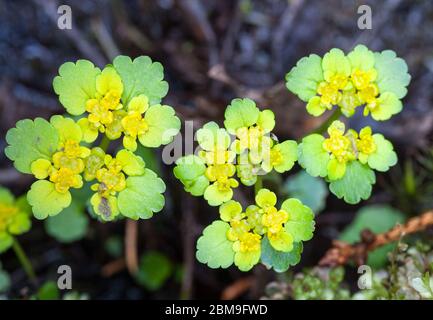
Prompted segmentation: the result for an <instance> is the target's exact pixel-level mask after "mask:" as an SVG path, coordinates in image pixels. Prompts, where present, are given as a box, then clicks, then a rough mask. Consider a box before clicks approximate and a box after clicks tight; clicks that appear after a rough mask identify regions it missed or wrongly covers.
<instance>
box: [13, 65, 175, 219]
mask: <svg viewBox="0 0 433 320" xmlns="http://www.w3.org/2000/svg"><path fill="white" fill-rule="evenodd" d="M53 87H54V91H55V92H56V93H57V94H58V96H59V100H60V102H61V104H62V105H63V106H64V107H65V109H66V111H67V112H68V113H69V114H71V115H73V116H74V117H67V116H60V115H56V116H53V117H51V119H50V121H47V120H45V119H42V118H36V119H35V120H29V119H26V120H21V121H19V122H18V123H17V125H16V128H13V129H11V130H9V132H8V134H7V137H6V140H7V142H8V144H9V146H8V147H7V148H6V150H5V153H6V155H7V156H8V157H9V159H11V160H13V161H14V165H15V167H16V168H17V170H19V171H20V172H23V173H29V174H33V175H34V176H35V178H36V179H37V181H36V182H35V183H33V185H32V186H31V189H30V191H29V192H28V194H27V199H28V202H29V204H30V205H31V207H32V211H33V214H34V216H35V217H36V218H38V219H44V218H46V217H48V216H54V215H57V214H59V213H60V212H61V211H62V210H63V209H64V208H67V207H68V206H69V205H70V204H71V201H72V197H73V194H72V193H71V191H72V190H74V189H80V188H83V187H89V186H88V185H87V184H86V183H85V182H88V183H89V185H90V188H91V190H92V191H93V192H94V193H93V196H91V199H90V203H91V204H92V208H93V211H94V213H95V214H97V215H98V217H100V218H101V219H103V220H107V221H109V220H113V219H115V218H116V217H117V216H119V214H121V215H123V216H125V217H129V218H131V219H139V218H143V219H147V218H150V217H151V216H152V215H153V213H154V212H158V211H160V210H161V209H162V208H163V206H164V196H163V195H162V193H163V192H164V191H165V184H164V182H163V181H162V180H161V179H160V178H158V177H157V175H156V174H155V173H154V172H153V171H152V170H150V169H148V168H146V166H145V163H144V161H143V159H142V158H141V157H140V156H138V155H136V154H134V152H135V151H136V149H137V141H138V142H139V143H140V144H141V145H143V146H144V147H149V148H156V147H159V146H161V145H165V144H168V143H170V142H171V141H172V139H173V137H174V136H175V135H176V134H177V133H178V132H179V129H180V120H179V119H178V118H177V117H176V115H175V112H174V109H173V108H172V107H170V106H167V105H161V104H160V102H161V99H162V98H163V97H164V96H165V95H166V94H167V91H168V84H167V82H165V81H164V80H163V67H162V65H161V64H160V63H157V62H152V61H151V60H150V59H149V58H148V57H144V56H142V57H138V58H136V59H135V60H134V61H132V60H131V59H130V58H129V57H126V56H119V57H117V58H115V59H114V61H113V64H112V65H107V66H105V67H104V68H103V69H102V70H100V69H99V68H97V67H95V66H94V65H93V64H92V63H91V62H90V61H87V60H78V61H77V62H76V63H72V62H66V63H64V64H63V65H62V66H61V67H60V68H59V75H58V76H57V77H55V79H54V81H53ZM76 119H77V121H76ZM100 135H103V136H104V137H105V139H109V140H116V139H120V138H121V137H123V139H122V142H123V146H124V148H122V149H120V150H119V151H118V152H117V153H116V154H115V155H110V154H107V153H106V150H104V149H103V148H101V147H103V145H102V144H101V146H97V145H94V146H92V143H94V142H95V141H96V140H97V139H98V137H99V136H100Z"/></svg>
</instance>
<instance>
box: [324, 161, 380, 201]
mask: <svg viewBox="0 0 433 320" xmlns="http://www.w3.org/2000/svg"><path fill="white" fill-rule="evenodd" d="M375 183H376V176H375V174H374V171H373V170H371V169H370V168H369V167H368V166H367V165H363V164H361V163H360V162H358V161H351V162H349V163H348V164H347V167H346V173H345V175H344V177H343V178H341V179H339V180H334V181H332V182H331V183H330V185H329V189H330V190H331V192H332V193H333V194H335V195H336V196H337V198H339V199H344V201H346V202H347V203H350V204H356V203H358V202H359V201H361V199H362V200H367V199H368V198H369V197H370V194H371V190H372V185H373V184H375Z"/></svg>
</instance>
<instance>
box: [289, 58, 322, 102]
mask: <svg viewBox="0 0 433 320" xmlns="http://www.w3.org/2000/svg"><path fill="white" fill-rule="evenodd" d="M322 81H323V70H322V58H320V57H319V56H318V55H316V54H311V55H309V56H308V57H303V58H302V59H301V60H299V61H298V63H296V67H293V68H292V70H290V72H289V73H288V74H286V87H287V89H289V90H290V91H291V92H293V93H294V94H296V95H297V96H298V97H299V99H301V100H302V101H305V102H308V100H310V99H311V98H312V97H314V96H315V95H316V93H317V92H316V91H317V86H318V84H319V83H320V82H322Z"/></svg>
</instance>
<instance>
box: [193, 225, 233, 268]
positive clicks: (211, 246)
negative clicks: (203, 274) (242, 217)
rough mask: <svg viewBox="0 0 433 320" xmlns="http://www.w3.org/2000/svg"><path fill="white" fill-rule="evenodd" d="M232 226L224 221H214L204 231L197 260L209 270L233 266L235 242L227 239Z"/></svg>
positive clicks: (198, 245)
mask: <svg viewBox="0 0 433 320" xmlns="http://www.w3.org/2000/svg"><path fill="white" fill-rule="evenodd" d="M229 229H230V225H229V224H228V223H227V222H223V221H219V220H218V221H214V222H213V223H212V224H211V225H209V226H207V227H206V228H205V229H204V230H203V235H202V236H201V237H200V238H199V239H198V241H197V252H196V257H197V260H198V261H200V262H201V263H204V264H207V265H208V267H209V268H212V269H216V268H228V267H230V266H231V265H232V264H233V260H234V255H235V252H234V251H233V242H231V241H229V240H228V239H227V236H226V234H227V231H228V230H229Z"/></svg>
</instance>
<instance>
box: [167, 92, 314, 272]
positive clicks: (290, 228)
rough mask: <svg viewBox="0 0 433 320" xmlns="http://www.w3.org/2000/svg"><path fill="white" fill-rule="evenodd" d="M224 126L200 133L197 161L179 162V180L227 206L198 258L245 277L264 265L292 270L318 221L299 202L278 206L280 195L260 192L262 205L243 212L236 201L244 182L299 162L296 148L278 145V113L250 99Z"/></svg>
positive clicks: (236, 106)
mask: <svg viewBox="0 0 433 320" xmlns="http://www.w3.org/2000/svg"><path fill="white" fill-rule="evenodd" d="M224 125H225V128H220V127H219V126H218V125H217V124H216V123H215V122H210V123H207V124H205V125H204V126H203V128H201V129H199V130H198V131H197V140H198V143H199V146H200V149H201V150H200V151H199V152H198V155H188V156H185V157H182V158H180V159H178V160H177V162H176V167H175V168H174V174H175V176H176V177H177V178H178V179H179V180H180V181H181V182H182V183H183V185H184V188H185V190H186V191H187V192H189V193H191V194H192V195H194V196H203V197H204V198H205V199H206V200H207V202H208V203H209V205H211V206H220V207H219V212H220V220H217V221H214V222H213V223H212V224H211V225H209V226H208V227H207V228H205V230H204V231H203V235H202V236H201V237H200V239H199V240H198V241H197V254H196V255H197V259H198V260H199V261H200V262H202V263H206V264H207V265H208V266H209V267H211V268H219V267H221V268H227V267H229V266H230V265H232V264H233V263H234V264H235V265H236V266H237V267H238V268H239V269H240V270H242V271H248V270H250V269H251V268H252V267H253V266H254V265H256V264H257V263H258V262H259V261H261V262H262V263H264V264H266V265H268V266H270V267H273V268H274V269H275V270H278V271H283V270H287V268H288V267H289V265H293V264H296V263H297V262H298V261H299V258H300V253H301V251H302V241H307V240H309V239H311V237H312V236H313V231H314V221H313V218H314V215H313V213H312V211H311V209H310V208H308V207H307V206H305V205H303V204H302V203H301V202H300V201H299V200H298V199H287V200H285V201H284V202H283V203H282V204H281V206H277V197H276V194H275V193H273V192H272V191H270V190H268V189H260V190H258V192H257V194H256V196H255V204H252V205H250V206H248V207H247V208H245V209H243V208H242V206H241V204H240V203H239V202H237V201H234V200H232V198H233V189H234V188H237V187H238V186H239V185H240V183H242V184H243V185H246V186H251V185H254V184H255V183H256V181H257V179H258V176H260V175H264V174H267V173H269V172H271V171H272V170H275V171H276V172H278V173H283V172H286V171H289V170H290V169H291V168H292V167H293V165H294V163H295V161H296V160H297V158H298V149H297V143H296V142H295V141H292V140H287V141H283V142H278V141H277V140H276V139H275V137H273V136H271V135H270V133H271V131H272V129H273V128H274V126H275V117H274V113H273V112H272V111H271V110H263V111H260V110H259V109H258V108H257V107H256V105H255V103H254V101H252V100H250V99H234V100H233V101H232V102H231V104H230V105H229V106H228V107H227V109H226V112H225V120H224Z"/></svg>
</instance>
